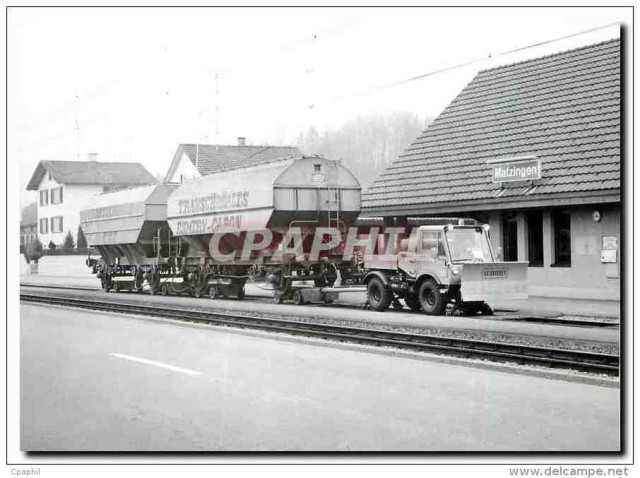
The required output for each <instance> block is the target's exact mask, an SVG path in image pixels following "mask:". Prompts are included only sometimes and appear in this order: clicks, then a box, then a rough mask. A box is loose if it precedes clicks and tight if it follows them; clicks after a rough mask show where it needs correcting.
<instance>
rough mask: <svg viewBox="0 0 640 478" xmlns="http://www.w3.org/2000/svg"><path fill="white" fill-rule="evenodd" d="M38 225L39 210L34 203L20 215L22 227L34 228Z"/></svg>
mask: <svg viewBox="0 0 640 478" xmlns="http://www.w3.org/2000/svg"><path fill="white" fill-rule="evenodd" d="M37 223H38V209H37V206H36V203H34V202H32V203H31V204H29V205H28V206H27V207H25V208H23V209H22V213H21V214H20V225H21V226H32V225H35V224H37Z"/></svg>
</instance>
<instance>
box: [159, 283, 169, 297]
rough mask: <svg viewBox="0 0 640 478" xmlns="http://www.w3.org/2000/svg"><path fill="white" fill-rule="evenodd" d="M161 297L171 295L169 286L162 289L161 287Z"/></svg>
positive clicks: (163, 285) (163, 286) (164, 285)
mask: <svg viewBox="0 0 640 478" xmlns="http://www.w3.org/2000/svg"><path fill="white" fill-rule="evenodd" d="M160 295H169V286H168V285H167V284H162V287H160Z"/></svg>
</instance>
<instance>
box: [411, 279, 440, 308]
mask: <svg viewBox="0 0 640 478" xmlns="http://www.w3.org/2000/svg"><path fill="white" fill-rule="evenodd" d="M418 298H419V299H420V305H421V306H422V310H423V311H424V313H425V314H427V315H442V314H443V313H444V309H445V308H446V307H447V301H446V300H445V295H444V294H441V293H440V290H439V289H438V285H437V284H436V283H435V282H434V281H433V280H431V279H427V280H425V281H424V282H423V283H422V285H421V286H420V291H419V292H418Z"/></svg>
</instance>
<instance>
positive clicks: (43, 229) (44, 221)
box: [40, 217, 49, 234]
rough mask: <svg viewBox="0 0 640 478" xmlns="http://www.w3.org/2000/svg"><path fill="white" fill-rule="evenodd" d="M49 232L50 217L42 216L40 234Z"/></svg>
mask: <svg viewBox="0 0 640 478" xmlns="http://www.w3.org/2000/svg"><path fill="white" fill-rule="evenodd" d="M48 232H49V218H46V217H43V218H40V234H47V233H48Z"/></svg>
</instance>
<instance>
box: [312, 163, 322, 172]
mask: <svg viewBox="0 0 640 478" xmlns="http://www.w3.org/2000/svg"><path fill="white" fill-rule="evenodd" d="M321 169H322V165H321V164H314V165H313V172H314V173H319V172H320V170H321Z"/></svg>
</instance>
